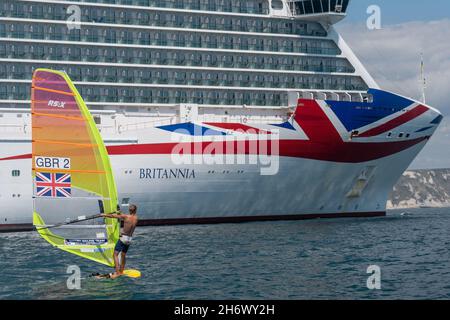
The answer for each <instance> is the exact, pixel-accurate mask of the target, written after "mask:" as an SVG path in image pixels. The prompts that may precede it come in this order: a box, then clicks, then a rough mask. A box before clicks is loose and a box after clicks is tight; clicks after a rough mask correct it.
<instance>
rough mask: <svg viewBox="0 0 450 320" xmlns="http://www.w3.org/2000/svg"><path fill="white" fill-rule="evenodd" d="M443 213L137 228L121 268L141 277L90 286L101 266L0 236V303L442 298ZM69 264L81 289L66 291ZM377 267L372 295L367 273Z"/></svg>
mask: <svg viewBox="0 0 450 320" xmlns="http://www.w3.org/2000/svg"><path fill="white" fill-rule="evenodd" d="M449 230H450V209H420V210H400V211H391V212H389V213H388V216H387V217H384V218H370V219H332V220H328V219H319V220H309V221H282V222H254V223H242V224H219V225H187V226H163V227H145V228H139V229H138V230H137V231H136V232H137V234H136V237H135V241H134V243H133V245H132V247H131V248H130V251H129V255H128V265H129V267H133V268H136V269H139V270H140V271H141V272H142V278H140V279H130V278H125V277H121V278H119V279H116V280H95V279H93V278H89V277H88V275H89V274H91V273H92V272H107V271H108V269H107V268H106V267H102V266H99V265H97V264H95V263H90V262H88V261H85V260H84V259H81V258H78V257H76V256H73V255H71V254H68V253H64V252H61V251H59V250H57V249H55V248H53V247H51V246H50V245H49V244H47V243H46V242H45V241H44V240H42V239H40V238H39V236H38V235H37V234H36V233H35V232H27V233H11V234H0V270H1V272H0V299H449V298H450V233H449ZM69 265H78V266H79V267H80V268H81V271H82V277H83V279H82V280H81V289H79V290H69V289H68V288H67V285H66V281H67V278H68V276H69V274H67V273H66V270H67V267H68V266H69ZM369 265H378V266H379V267H380V269H381V289H380V290H369V289H368V288H367V285H366V281H367V278H368V277H369V276H370V274H367V267H368V266H369Z"/></svg>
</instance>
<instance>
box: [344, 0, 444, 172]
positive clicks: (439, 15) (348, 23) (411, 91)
mask: <svg viewBox="0 0 450 320" xmlns="http://www.w3.org/2000/svg"><path fill="white" fill-rule="evenodd" d="M431 4H432V5H431ZM371 5H377V6H379V8H380V13H381V29H379V30H369V28H368V27H367V25H366V21H367V19H368V18H369V14H368V13H367V8H368V7H369V6H371ZM336 28H337V30H338V31H339V32H340V33H341V35H342V36H343V37H344V39H345V40H346V41H347V43H348V44H349V45H350V47H351V48H352V49H353V51H354V52H355V54H356V55H357V57H358V58H359V59H360V60H361V62H362V63H363V64H364V66H365V67H366V68H367V70H368V71H369V73H370V74H371V75H372V77H373V78H374V79H375V81H376V82H377V83H378V84H379V85H380V86H381V88H383V89H386V90H390V91H393V92H397V93H400V94H402V95H405V96H409V97H412V98H415V99H418V100H420V99H421V95H422V86H421V83H420V59H421V58H420V57H421V53H423V57H424V63H425V77H426V79H427V87H426V91H425V92H426V98H427V101H426V102H427V104H429V105H431V106H433V107H435V108H437V109H439V110H440V111H441V112H442V113H443V114H444V116H446V117H445V118H444V121H443V122H442V124H441V126H440V127H439V128H438V130H437V132H436V134H435V135H434V136H433V138H432V139H431V140H430V142H429V143H428V144H427V146H426V147H425V148H424V150H423V151H422V152H421V153H420V154H419V156H418V157H417V158H416V160H415V161H414V162H413V164H412V165H411V167H410V169H430V168H450V1H449V0H432V1H419V0H351V1H350V6H349V9H348V11H347V17H346V18H345V19H344V20H343V21H341V22H340V23H338V24H337V25H336Z"/></svg>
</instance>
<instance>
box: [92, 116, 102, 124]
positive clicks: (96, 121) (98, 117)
mask: <svg viewBox="0 0 450 320" xmlns="http://www.w3.org/2000/svg"><path fill="white" fill-rule="evenodd" d="M94 122H95V124H101V123H102V118H101V117H100V116H94Z"/></svg>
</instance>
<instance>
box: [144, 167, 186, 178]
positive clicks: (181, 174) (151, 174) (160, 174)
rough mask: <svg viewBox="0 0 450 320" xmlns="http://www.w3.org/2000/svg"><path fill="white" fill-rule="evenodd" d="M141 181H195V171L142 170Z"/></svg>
mask: <svg viewBox="0 0 450 320" xmlns="http://www.w3.org/2000/svg"><path fill="white" fill-rule="evenodd" d="M139 179H195V170H193V169H186V168H184V169H164V168H141V169H139Z"/></svg>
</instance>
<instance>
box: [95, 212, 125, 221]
mask: <svg viewBox="0 0 450 320" xmlns="http://www.w3.org/2000/svg"><path fill="white" fill-rule="evenodd" d="M101 216H102V217H104V218H113V219H122V220H123V219H125V218H126V217H127V216H126V215H125V214H121V213H120V214H115V213H104V214H102V215H101Z"/></svg>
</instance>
